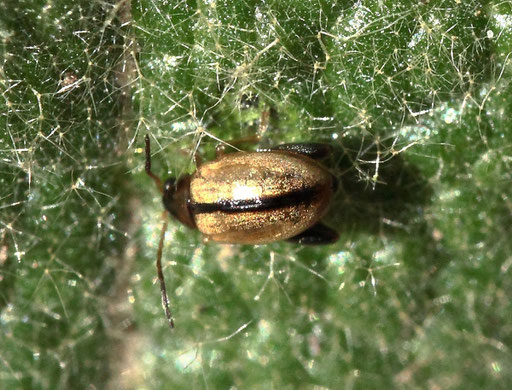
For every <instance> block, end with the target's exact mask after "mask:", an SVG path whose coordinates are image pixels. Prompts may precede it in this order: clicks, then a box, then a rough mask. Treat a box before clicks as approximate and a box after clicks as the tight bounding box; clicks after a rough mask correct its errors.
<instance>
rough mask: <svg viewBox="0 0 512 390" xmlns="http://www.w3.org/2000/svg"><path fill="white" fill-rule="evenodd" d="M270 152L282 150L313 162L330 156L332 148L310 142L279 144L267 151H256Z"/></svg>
mask: <svg viewBox="0 0 512 390" xmlns="http://www.w3.org/2000/svg"><path fill="white" fill-rule="evenodd" d="M271 150H282V151H284V152H290V153H297V154H302V155H304V156H307V157H309V158H312V159H313V160H321V159H323V158H326V157H329V156H330V155H331V154H332V152H333V147H332V146H331V145H329V144H323V143H319V142H311V143H297V144H295V143H292V144H281V145H277V146H274V147H272V148H269V149H258V151H259V152H265V151H271Z"/></svg>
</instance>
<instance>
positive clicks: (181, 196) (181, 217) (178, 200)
mask: <svg viewBox="0 0 512 390" xmlns="http://www.w3.org/2000/svg"><path fill="white" fill-rule="evenodd" d="M162 201H163V203H164V207H165V209H166V210H167V211H168V212H169V213H171V214H172V215H173V216H174V217H175V218H176V219H177V220H178V221H180V222H181V223H183V224H184V225H187V226H189V227H191V228H195V227H196V224H195V222H194V218H193V217H192V214H191V213H190V208H189V203H190V175H185V176H183V177H181V178H180V179H179V180H176V179H175V178H174V177H170V178H169V179H167V180H166V181H165V183H164V194H163V196H162Z"/></svg>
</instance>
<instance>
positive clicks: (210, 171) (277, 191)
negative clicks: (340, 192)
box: [145, 135, 338, 328]
mask: <svg viewBox="0 0 512 390" xmlns="http://www.w3.org/2000/svg"><path fill="white" fill-rule="evenodd" d="M145 141H146V173H147V174H148V175H149V176H150V177H151V178H152V179H153V181H154V182H155V184H156V186H157V187H158V189H159V190H160V192H161V193H162V200H163V203H164V207H165V209H166V211H165V212H164V214H166V213H170V214H172V215H173V216H174V217H175V218H176V219H178V220H179V221H180V222H181V223H183V224H184V225H186V226H188V227H190V228H193V229H198V230H199V231H200V232H201V233H202V234H203V235H204V236H205V237H206V238H207V239H208V240H212V241H217V242H223V243H231V244H266V243H269V242H274V241H280V240H288V241H294V242H298V243H301V244H306V245H307V244H330V243H333V242H335V241H336V240H337V239H338V234H337V232H336V231H335V230H333V229H331V228H329V227H327V226H325V225H323V224H322V223H321V222H319V221H320V219H321V218H322V217H323V216H324V214H325V212H326V211H327V209H328V206H329V204H330V203H331V200H332V197H333V194H334V192H335V190H336V186H337V180H336V178H335V177H334V176H333V175H332V174H331V173H330V172H329V171H328V170H327V169H326V168H325V167H324V166H323V165H322V164H320V163H319V162H318V160H320V159H323V158H325V157H327V156H328V155H330V154H331V153H332V148H331V147H330V145H327V144H321V143H296V144H283V145H279V146H276V147H274V148H271V149H266V150H259V151H256V152H236V153H230V154H224V155H222V156H220V157H217V158H216V159H215V160H213V161H210V162H207V163H204V164H201V165H199V166H198V167H197V169H196V171H195V172H194V173H193V174H191V175H184V176H182V177H181V178H179V179H178V180H176V179H175V178H172V177H171V178H169V179H167V180H166V181H165V183H163V184H162V181H161V180H160V178H159V177H158V176H156V175H155V174H154V173H153V172H152V171H151V149H150V140H149V136H148V135H146V139H145ZM166 229H167V219H166V220H165V222H164V225H163V227H162V232H161V235H160V241H159V244H158V251H157V262H156V265H157V273H158V280H159V281H160V289H161V293H162V304H163V307H164V310H165V314H166V317H167V320H168V322H169V326H170V327H171V328H173V327H174V320H173V317H172V315H171V311H170V308H169V299H168V297H167V292H166V287H165V280H164V276H163V272H162V248H163V243H164V236H165V231H166Z"/></svg>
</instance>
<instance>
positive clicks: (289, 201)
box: [190, 186, 321, 214]
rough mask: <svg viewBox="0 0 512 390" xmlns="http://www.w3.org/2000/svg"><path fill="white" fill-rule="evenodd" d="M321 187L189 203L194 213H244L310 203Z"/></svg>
mask: <svg viewBox="0 0 512 390" xmlns="http://www.w3.org/2000/svg"><path fill="white" fill-rule="evenodd" d="M320 191H321V189H320V188H319V187H318V186H315V187H309V188H302V189H300V190H296V191H293V192H288V193H285V194H282V195H277V196H265V197H262V198H256V199H255V198H252V199H239V200H228V199H220V200H219V201H217V202H216V203H190V209H191V211H192V213H194V214H205V213H214V212H216V211H222V212H224V213H244V212H250V211H269V210H277V209H280V208H283V207H291V206H298V205H300V204H305V203H312V202H313V200H314V199H315V198H316V196H317V195H318V193H319V192H320Z"/></svg>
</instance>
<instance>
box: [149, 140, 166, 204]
mask: <svg viewBox="0 0 512 390" xmlns="http://www.w3.org/2000/svg"><path fill="white" fill-rule="evenodd" d="M145 140H146V174H147V175H148V176H149V177H150V178H152V179H153V181H154V182H155V184H156V186H157V188H158V190H159V191H160V192H161V193H162V194H163V193H164V187H163V185H162V180H160V178H159V177H158V176H157V175H155V174H154V173H153V172H151V146H150V144H149V135H147V134H146V138H145Z"/></svg>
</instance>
